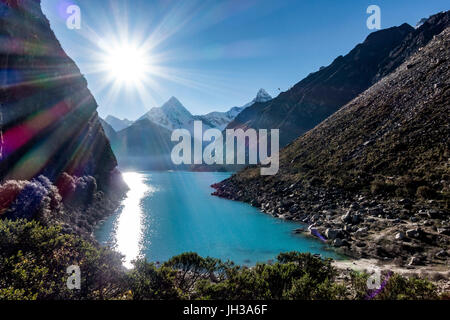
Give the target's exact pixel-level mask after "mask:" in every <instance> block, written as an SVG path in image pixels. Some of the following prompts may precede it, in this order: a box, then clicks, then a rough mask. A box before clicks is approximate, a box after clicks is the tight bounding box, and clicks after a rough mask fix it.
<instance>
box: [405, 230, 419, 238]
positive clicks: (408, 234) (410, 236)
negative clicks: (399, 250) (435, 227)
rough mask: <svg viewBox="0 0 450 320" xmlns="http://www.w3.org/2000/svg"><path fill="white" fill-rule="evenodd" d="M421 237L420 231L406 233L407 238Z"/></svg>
mask: <svg viewBox="0 0 450 320" xmlns="http://www.w3.org/2000/svg"><path fill="white" fill-rule="evenodd" d="M419 235H420V232H419V229H410V230H408V231H406V236H407V237H408V238H418V237H419Z"/></svg>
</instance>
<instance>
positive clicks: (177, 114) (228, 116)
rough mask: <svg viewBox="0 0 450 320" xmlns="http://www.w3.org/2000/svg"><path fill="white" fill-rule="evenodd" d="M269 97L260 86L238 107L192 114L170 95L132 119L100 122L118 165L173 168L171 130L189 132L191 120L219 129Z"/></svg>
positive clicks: (111, 118) (204, 128)
mask: <svg viewBox="0 0 450 320" xmlns="http://www.w3.org/2000/svg"><path fill="white" fill-rule="evenodd" d="M270 99H272V97H271V96H270V95H269V94H268V93H267V92H266V91H265V90H264V89H260V90H259V91H258V93H257V95H256V97H255V98H254V99H253V100H252V101H251V102H249V103H247V104H245V105H244V106H242V107H233V108H231V109H230V110H229V111H227V112H212V113H209V114H206V115H201V116H196V115H192V114H191V113H190V112H189V111H188V110H187V109H186V108H185V107H184V105H183V104H182V103H181V102H180V101H179V100H178V99H177V98H176V97H171V98H170V99H169V100H168V101H167V102H166V103H164V104H163V105H162V106H161V107H159V108H153V109H151V110H150V111H149V112H147V113H146V114H145V115H143V116H142V117H140V118H139V119H138V120H137V121H135V122H131V121H129V120H120V119H118V118H116V117H114V116H108V117H106V119H105V120H102V122H101V123H102V125H103V128H104V131H105V133H106V135H107V136H108V138H109V140H110V141H111V145H112V147H113V150H114V152H115V154H116V155H117V157H118V159H119V163H120V165H121V166H122V167H133V168H141V169H168V168H170V169H176V168H175V167H174V166H173V165H172V163H171V160H170V157H169V155H170V153H171V151H172V148H173V145H174V144H173V143H172V142H171V134H172V131H173V130H175V129H187V130H189V131H190V132H191V133H192V132H193V127H194V122H195V121H202V123H203V130H207V129H211V128H215V129H219V130H221V131H222V130H223V129H224V128H226V126H227V125H228V124H229V123H230V122H231V121H233V119H234V118H235V117H236V116H237V115H238V114H239V113H240V112H242V111H243V110H245V109H246V108H248V107H249V106H251V105H253V104H255V103H262V102H267V101H269V100H270ZM178 168H180V167H178Z"/></svg>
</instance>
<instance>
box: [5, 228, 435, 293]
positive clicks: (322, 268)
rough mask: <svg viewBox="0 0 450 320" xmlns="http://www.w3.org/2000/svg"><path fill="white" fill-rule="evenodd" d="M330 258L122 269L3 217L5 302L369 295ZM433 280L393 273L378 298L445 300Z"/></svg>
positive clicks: (69, 238)
mask: <svg viewBox="0 0 450 320" xmlns="http://www.w3.org/2000/svg"><path fill="white" fill-rule="evenodd" d="M70 265H78V266H80V269H81V290H69V289H67V286H66V282H67V278H68V276H69V275H68V274H67V273H66V270H67V267H68V266H70ZM338 274H339V273H338V270H336V269H335V268H334V267H333V266H332V265H331V260H322V259H320V258H318V257H315V256H313V255H311V254H303V253H297V252H291V253H282V254H280V255H279V256H278V258H277V261H276V262H275V263H273V264H258V265H256V266H255V267H253V268H247V267H240V266H235V265H234V264H233V263H232V262H223V261H221V260H218V259H213V258H202V257H200V256H199V255H197V254H196V253H185V254H182V255H180V256H177V257H174V258H172V259H170V260H169V261H168V262H166V263H164V264H163V265H161V266H156V265H155V264H153V263H150V262H147V261H146V260H137V261H135V262H134V268H133V269H132V270H125V269H124V268H123V267H122V262H121V257H120V256H119V255H118V254H117V253H115V252H113V251H111V250H109V249H107V248H101V247H98V246H96V245H95V244H93V243H90V242H88V241H86V240H83V239H81V238H79V237H77V236H74V235H68V234H63V233H62V231H61V229H60V228H59V227H57V226H52V227H46V226H43V225H42V224H41V223H39V222H36V221H25V220H17V221H10V220H0V300H50V299H77V300H78V299H127V300H174V299H199V300H209V299H225V300H233V299H251V300H267V299H292V300H330V299H332V300H339V299H365V298H367V296H368V294H370V292H368V291H367V289H366V286H365V283H366V280H367V277H368V275H365V274H355V275H353V276H352V278H351V281H342V280H338V278H337V276H338ZM438 298H439V296H438V295H437V291H436V287H435V286H434V285H433V284H432V283H430V282H429V281H427V280H421V279H406V278H404V277H402V276H399V275H394V276H392V277H390V279H389V281H388V282H387V284H386V286H385V288H384V289H383V290H382V291H381V293H379V294H378V295H377V296H375V299H438Z"/></svg>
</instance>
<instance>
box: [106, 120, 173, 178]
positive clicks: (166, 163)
mask: <svg viewBox="0 0 450 320" xmlns="http://www.w3.org/2000/svg"><path fill="white" fill-rule="evenodd" d="M171 136H172V132H171V131H170V130H168V129H166V128H163V127H161V126H159V125H157V124H156V123H154V122H152V121H150V120H149V119H147V118H146V119H142V120H138V121H136V122H135V123H133V125H131V126H130V127H128V128H126V129H124V130H122V131H120V132H118V133H117V134H116V139H115V140H114V141H113V142H112V145H113V150H114V152H115V154H116V156H117V158H118V159H119V163H120V166H121V167H122V168H127V169H128V168H133V169H138V170H167V169H173V168H174V165H173V164H172V161H171V158H170V154H171V151H172V148H173V145H174V144H173V143H172V141H171Z"/></svg>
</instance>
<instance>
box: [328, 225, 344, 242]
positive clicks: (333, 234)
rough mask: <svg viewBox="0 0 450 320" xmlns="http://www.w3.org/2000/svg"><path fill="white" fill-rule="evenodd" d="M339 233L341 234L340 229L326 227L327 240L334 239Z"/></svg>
mask: <svg viewBox="0 0 450 320" xmlns="http://www.w3.org/2000/svg"><path fill="white" fill-rule="evenodd" d="M341 234H342V230H341V229H331V228H328V229H327V230H325V236H326V237H327V239H329V240H334V239H336V238H338V237H339V236H340V235H341Z"/></svg>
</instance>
